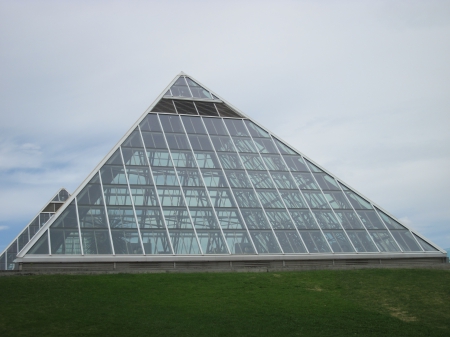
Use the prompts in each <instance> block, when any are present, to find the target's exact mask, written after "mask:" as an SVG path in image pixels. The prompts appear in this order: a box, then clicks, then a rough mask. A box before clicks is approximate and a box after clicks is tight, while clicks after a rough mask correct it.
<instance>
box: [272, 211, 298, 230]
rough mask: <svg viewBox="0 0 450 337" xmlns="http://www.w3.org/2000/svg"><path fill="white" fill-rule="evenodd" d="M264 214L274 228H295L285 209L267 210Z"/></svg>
mask: <svg viewBox="0 0 450 337" xmlns="http://www.w3.org/2000/svg"><path fill="white" fill-rule="evenodd" d="M266 214H267V217H268V218H269V221H270V223H271V225H272V227H273V228H274V229H295V227H294V224H293V223H292V220H291V218H290V217H289V213H288V212H287V211H284V210H283V211H279V210H267V211H266Z"/></svg>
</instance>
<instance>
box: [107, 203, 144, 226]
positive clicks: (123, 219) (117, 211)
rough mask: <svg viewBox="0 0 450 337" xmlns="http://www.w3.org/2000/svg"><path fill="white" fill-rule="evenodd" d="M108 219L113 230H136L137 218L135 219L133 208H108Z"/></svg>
mask: <svg viewBox="0 0 450 337" xmlns="http://www.w3.org/2000/svg"><path fill="white" fill-rule="evenodd" d="M108 219H109V225H110V227H111V228H136V227H137V226H136V218H135V217H134V212H133V208H131V207H127V206H122V207H111V206H110V207H108Z"/></svg>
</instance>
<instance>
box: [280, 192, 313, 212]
mask: <svg viewBox="0 0 450 337" xmlns="http://www.w3.org/2000/svg"><path fill="white" fill-rule="evenodd" d="M280 194H281V197H282V198H283V200H284V203H285V204H286V207H287V208H307V206H306V204H305V202H304V201H303V198H302V196H301V194H300V192H299V191H280Z"/></svg>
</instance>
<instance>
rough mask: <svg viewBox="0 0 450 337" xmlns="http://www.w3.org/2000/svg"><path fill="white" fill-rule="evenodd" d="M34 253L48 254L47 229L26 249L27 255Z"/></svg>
mask: <svg viewBox="0 0 450 337" xmlns="http://www.w3.org/2000/svg"><path fill="white" fill-rule="evenodd" d="M28 254H30V255H34V254H48V231H45V232H44V233H43V234H42V236H41V237H40V238H39V239H38V240H37V241H36V243H35V244H34V245H33V247H31V249H30V250H29V251H28V253H27V255H28Z"/></svg>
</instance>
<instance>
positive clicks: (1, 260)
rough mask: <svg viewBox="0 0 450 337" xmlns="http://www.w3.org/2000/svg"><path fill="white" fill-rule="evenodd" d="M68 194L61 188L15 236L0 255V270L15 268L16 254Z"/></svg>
mask: <svg viewBox="0 0 450 337" xmlns="http://www.w3.org/2000/svg"><path fill="white" fill-rule="evenodd" d="M69 196H70V194H69V192H67V190H66V189H65V188H64V187H62V188H60V189H59V191H58V192H56V194H55V195H54V196H53V197H52V198H51V199H50V200H49V201H48V202H47V203H46V204H45V206H44V207H42V209H41V210H40V211H39V212H38V214H37V215H36V216H35V217H34V218H33V220H31V221H30V222H29V223H28V224H27V225H26V226H25V228H24V229H23V230H22V231H21V232H20V233H19V235H17V236H16V237H15V238H14V240H12V242H11V243H10V244H9V245H8V246H6V248H5V249H4V250H3V252H1V253H0V270H13V269H14V268H15V267H16V266H15V263H14V260H15V259H16V256H17V253H18V252H19V251H21V250H22V249H23V247H25V245H26V244H27V243H28V242H29V241H30V239H32V238H33V236H35V235H36V233H37V232H38V231H39V229H40V228H42V227H43V226H44V224H45V223H46V222H47V221H48V220H49V219H50V218H51V217H52V216H53V214H55V212H56V211H57V210H58V209H59V208H60V207H61V206H62V204H63V203H64V202H65V201H66V200H67V199H68V198H69Z"/></svg>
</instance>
